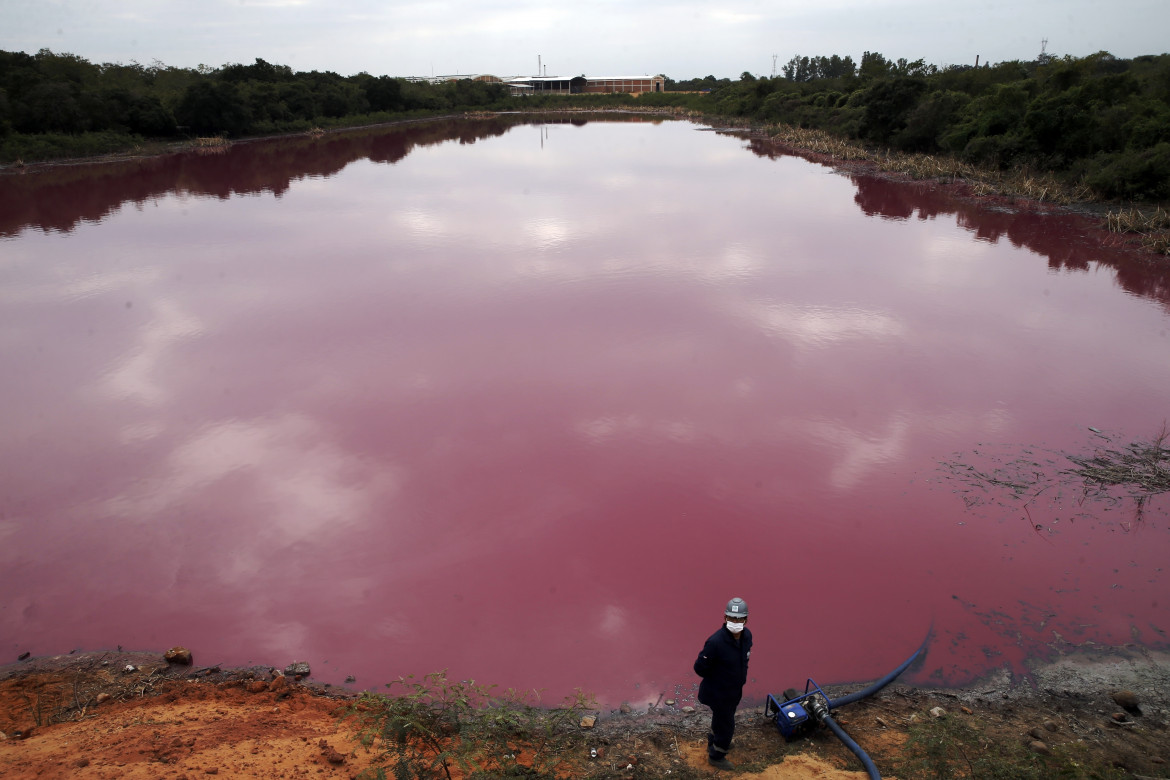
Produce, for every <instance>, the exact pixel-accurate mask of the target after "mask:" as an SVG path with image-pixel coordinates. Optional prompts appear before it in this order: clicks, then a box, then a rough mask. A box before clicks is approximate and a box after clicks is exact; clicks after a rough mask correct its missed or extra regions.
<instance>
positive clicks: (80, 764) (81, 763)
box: [73, 758, 89, 769]
mask: <svg viewBox="0 0 1170 780" xmlns="http://www.w3.org/2000/svg"><path fill="white" fill-rule="evenodd" d="M73 766H75V767H77V768H78V769H85V768H86V767H87V766H89V759H88V758H79V759H77V760H76V761H74V762H73Z"/></svg>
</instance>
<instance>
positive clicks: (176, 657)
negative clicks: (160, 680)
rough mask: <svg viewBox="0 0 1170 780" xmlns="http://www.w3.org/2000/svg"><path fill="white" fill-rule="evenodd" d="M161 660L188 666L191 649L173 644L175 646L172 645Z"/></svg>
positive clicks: (190, 659)
mask: <svg viewBox="0 0 1170 780" xmlns="http://www.w3.org/2000/svg"><path fill="white" fill-rule="evenodd" d="M163 660H164V661H166V662H167V663H168V664H179V665H180V666H190V665H191V661H192V658H191V651H190V650H188V649H187V648H185V647H179V646H175V647H172V648H171V649H170V650H167V651H166V653H164V654H163Z"/></svg>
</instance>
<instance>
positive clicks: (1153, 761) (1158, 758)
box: [1150, 756, 1166, 764]
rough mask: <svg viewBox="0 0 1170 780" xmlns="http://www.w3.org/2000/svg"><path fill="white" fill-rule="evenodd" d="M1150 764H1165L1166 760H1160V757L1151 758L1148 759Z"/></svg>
mask: <svg viewBox="0 0 1170 780" xmlns="http://www.w3.org/2000/svg"><path fill="white" fill-rule="evenodd" d="M1150 763H1151V764H1165V763H1166V759H1164V758H1162V757H1161V756H1152V757H1151V758H1150Z"/></svg>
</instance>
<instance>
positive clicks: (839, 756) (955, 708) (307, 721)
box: [0, 649, 1170, 780]
mask: <svg viewBox="0 0 1170 780" xmlns="http://www.w3.org/2000/svg"><path fill="white" fill-rule="evenodd" d="M128 665H130V666H133V667H134V669H133V671H127V669H126V667H127V666H128ZM1122 689H1126V690H1130V691H1132V693H1133V695H1134V697H1135V698H1136V699H1137V701H1138V706H1137V707H1136V708H1134V709H1133V710H1132V711H1129V712H1127V711H1125V710H1123V709H1122V707H1121V706H1120V705H1118V704H1117V703H1116V700H1115V698H1114V696H1113V694H1114V693H1117V692H1118V691H1119V690H1122ZM844 690H846V689H841V690H833V689H831V690H830V695H833V696H839V695H841V693H843V692H844ZM849 690H855V688H852V689H849ZM355 696H356V694H354V693H353V692H352V691H344V690H338V689H329V688H326V687H323V686H317V685H312V684H307V683H306V682H305V681H300V682H298V681H296V680H294V679H292V678H291V677H290V678H285V677H282V676H280V675H279V674H273V672H272V670H270V669H268V668H253V669H247V670H220V669H218V668H211V669H200V668H198V667H191V666H174V665H168V664H167V663H166V662H165V661H163V659H162V655H161V653H160V654H142V653H122V652H110V653H86V654H77V655H69V656H55V657H50V658H38V659H32V660H28V661H24V662H21V663H17V664H12V665H10V666H7V667H0V732H3V734H4V736H3V737H0V777H3V778H5V780H17V779H19V778H66V777H68V778H82V779H84V778H111V779H113V778H128V779H130V780H137V779H138V778H144V779H146V778H149V779H151V780H154V779H156V778H157V779H159V780H166V779H169V780H178V779H179V778H187V780H194V778H200V777H204V776H207V775H219V776H223V777H231V778H237V777H240V778H297V777H320V778H355V777H358V776H359V775H360V774H361V773H362V771H363V770H366V769H368V768H370V767H371V766H372V764H373V762H374V761H375V759H376V757H377V754H376V753H375V752H371V751H369V750H367V749H366V748H365V747H363V746H362V744H361V742H360V740H359V739H358V736H357V733H356V725H355V724H354V722H353V721H352V720H345V719H344V718H343V715H344V713H345V710H346V708H347V707H348V706H349V705H350V704H351V703H352V701H353V699H354V698H355ZM1168 696H1170V657H1167V656H1165V655H1164V654H1158V653H1152V652H1149V651H1144V650H1136V649H1128V650H1127V649H1112V650H1108V651H1105V650H1098V651H1097V652H1096V653H1095V654H1089V655H1086V654H1085V653H1078V654H1077V655H1076V656H1075V657H1074V656H1070V657H1066V658H1062V659H1060V660H1059V661H1058V662H1057V663H1055V664H1051V665H1048V666H1047V667H1045V669H1044V670H1037V671H1035V673H1034V674H1033V675H1032V676H1031V677H1030V679H1029V680H1028V681H1027V682H1026V683H1025V684H1023V685H1015V686H1013V685H1010V684H1008V675H1007V674H1006V673H1005V674H1003V675H1001V677H1000V679H998V680H990V681H987V682H985V683H984V684H982V685H979V686H976V687H975V688H973V689H970V690H964V691H948V690H922V689H915V688H911V687H908V686H905V685H901V684H896V685H893V686H890V687H889V688H887V689H886V690H885V691H883V692H882V693H880V694H879V695H878V696H875V697H873V698H871V699H868V700H865V701H862V702H858V703H856V704H852V705H849V706H848V707H846V708H842V709H841V710H838V711H836V713H835V715H836V717H837V720H838V721H839V722H840V723H841V724H842V725H843V726H844V727H845V728H846V729H847V731H848V732H849V733H850V734H851V735H852V736H853V738H854V739H856V741H857V742H858V743H860V744H861V745H862V746H863V747H864V748H865V750H866V751H867V752H868V753H869V755H870V756H871V757H872V758H873V760H874V762H875V763H876V764H877V766H878V768H879V769H880V770H881V771H882V774H883V777H901V778H902V779H903V780H910V779H911V778H913V777H916V776H924V775H921V774H918V773H917V770H916V769H914V767H913V765H911V764H905V763H903V760H904V759H905V758H906V750H907V746H906V743H907V739H908V735H909V732H910V730H911V729H912V728H915V727H916V725H921V724H926V725H928V726H929V725H931V724H933V723H941V722H942V719H935V718H933V717H932V716H931V715H930V710H932V709H934V708H936V707H942V708H943V709H945V710H946V711H947V714H946V715H945V716H944V718H946V719H949V720H950V722H952V723H962V724H964V727H970V729H973V730H974V732H973V733H974V737H973V739H974V740H975V742H977V743H981V744H967V745H960V746H959V747H960V748H962V749H963V750H962V751H961V752H960V753H957V754H956V755H963V754H964V753H965V754H966V755H967V756H975V757H978V755H979V754H980V751H981V749H983V748H985V747H986V746H987V745H990V744H1010V745H1017V746H1019V747H1021V748H1023V749H1024V750H1023V755H1025V756H1026V757H1027V759H1026V760H1031V761H1036V762H1040V764H1039V765H1040V766H1041V767H1048V768H1049V769H1051V770H1052V772H1053V775H1055V774H1056V773H1058V772H1060V771H1064V770H1066V769H1067V767H1068V761H1069V760H1072V759H1074V758H1075V762H1076V765H1077V766H1079V767H1081V768H1082V769H1084V770H1085V771H1086V773H1085V774H1081V775H1075V776H1082V777H1114V776H1115V777H1119V778H1120V777H1132V776H1138V777H1170V765H1168V764H1167V763H1166V762H1167V761H1170V731H1168V727H1167V714H1168V712H1170V709H1168V704H1170V701H1168V699H1167V697H1168ZM738 720H739V723H740V725H739V727H738V730H737V733H736V749H735V750H734V751H733V752H732V755H731V758H732V759H733V761H735V762H736V763H737V764H738V765H740V767H741V768H740V769H737V770H736V771H734V772H732V773H730V774H729V773H725V772H718V771H717V770H714V769H712V768H710V767H708V766H707V764H706V753H705V733H706V725H707V716H706V715H705V713H704V712H703V708H700V711H699V712H696V713H693V714H688V713H683V712H682V711H681V710H678V709H676V708H675V707H658V708H649V709H647V710H644V711H641V712H638V711H635V712H631V713H629V714H618V713H613V714H609V715H606V716H605V717H603V718H602V719H601V720H600V721H599V723H598V724H597V726H596V727H595V728H593V729H589V730H585V729H582V730H581V738H580V741H579V742H578V743H577V745H578V747H577V748H574V749H573V751H572V754H570V755H564V756H563V759H564V762H563V763H562V764H561V769H562V770H563V771H562V772H561V773H560V774H561V776H564V777H598V778H604V777H614V778H616V777H672V778H675V777H681V778H695V777H711V776H716V775H720V774H722V775H727V776H734V777H737V778H777V779H780V778H818V779H819V780H844V779H845V778H850V779H858V780H860V779H861V778H865V777H866V774H865V772H864V771H863V769H862V767H861V764H860V763H859V762H858V761H857V760H856V759H855V758H854V757H853V756H852V754H850V753H849V752H848V751H847V750H846V749H845V748H844V746H843V745H842V744H841V743H840V742H839V741H838V740H837V739H836V738H835V737H833V736H832V734H830V733H828V732H827V731H825V730H821V731H819V732H816V733H814V734H812V735H810V736H808V737H806V738H803V739H800V740H798V741H796V742H793V743H791V744H786V743H785V742H784V741H783V740H782V739H781V738H780V736H779V734H778V733H777V732H776V730H775V728H774V727H773V725H772V724H771V723H770V722H769V721H767V720H766V719H765V718H763V716H762V710H761V709H759V708H742V709H741V711H740V714H739V718H738ZM1030 732H1031V733H1030ZM1037 734H1038V735H1040V736H1041V737H1043V738H1044V742H1045V744H1046V747H1045V748H1043V749H1041V750H1039V751H1037V752H1029V751H1036V749H1035V747H1034V746H1033V747H1032V748H1028V746H1029V745H1031V743H1032V742H1035V741H1038V740H1037V737H1036V735H1037ZM590 748H593V749H595V750H596V751H597V752H598V754H599V755H598V757H597V758H590V756H589V751H590ZM1045 750H1046V751H1048V752H1044V751H1045ZM1094 767H1096V768H1097V769H1096V770H1094V771H1096V772H1097V773H1095V774H1094V773H1090V770H1091V768H1094ZM899 770H900V771H902V773H901V774H899V773H898V771H899ZM966 774H968V773H966V772H962V771H956V775H955V776H964V775H966ZM390 776H393V773H392V772H391V774H390ZM452 776H453V777H459V776H460V775H459V774H458V773H455V772H453V773H452ZM1040 776H1045V775H1040Z"/></svg>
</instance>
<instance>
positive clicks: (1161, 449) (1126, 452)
mask: <svg viewBox="0 0 1170 780" xmlns="http://www.w3.org/2000/svg"><path fill="white" fill-rule="evenodd" d="M1168 436H1170V432H1168V431H1167V430H1166V426H1165V425H1163V426H1162V431H1161V433H1159V434H1158V435H1157V436H1155V437H1154V439H1153V440H1152V441H1149V442H1143V441H1135V442H1133V443H1132V444H1127V445H1126V446H1125V447H1123V448H1122V449H1120V450H1103V451H1098V452H1097V453H1095V454H1094V455H1093V456H1092V457H1088V456H1082V455H1068V456H1066V457H1067V458H1068V459H1069V460H1071V461H1072V462H1073V463H1075V464H1076V465H1077V467H1076V468H1075V469H1071V470H1070V472H1069V473H1071V474H1076V475H1077V476H1079V477H1081V478H1082V479H1084V480H1085V482H1087V483H1092V484H1096V485H1103V486H1113V485H1120V486H1123V487H1128V488H1131V489H1136V490H1137V491H1140V492H1142V493H1146V494H1149V495H1153V494H1155V493H1165V492H1166V491H1170V449H1168V448H1167V447H1166V440H1167V438H1168Z"/></svg>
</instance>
